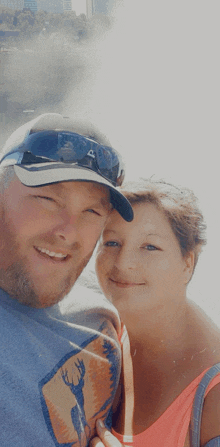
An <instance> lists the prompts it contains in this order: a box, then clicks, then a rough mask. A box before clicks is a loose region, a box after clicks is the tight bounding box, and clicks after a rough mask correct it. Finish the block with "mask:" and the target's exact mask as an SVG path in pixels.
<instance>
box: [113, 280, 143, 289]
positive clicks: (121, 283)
mask: <svg viewBox="0 0 220 447" xmlns="http://www.w3.org/2000/svg"><path fill="white" fill-rule="evenodd" d="M109 280H110V281H111V282H113V283H114V284H115V285H116V286H117V287H120V288H121V289H126V288H129V287H135V286H142V285H143V283H133V282H125V281H119V280H115V279H112V278H109Z"/></svg>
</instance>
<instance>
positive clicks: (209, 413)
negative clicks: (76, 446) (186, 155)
mask: <svg viewBox="0 0 220 447" xmlns="http://www.w3.org/2000/svg"><path fill="white" fill-rule="evenodd" d="M123 189H124V195H125V196H126V197H127V198H128V199H129V201H130V202H131V204H132V206H133V209H134V220H133V222H131V223H126V222H124V221H123V219H122V218H121V217H120V216H119V215H118V213H116V212H115V211H113V213H112V214H111V216H110V218H109V221H108V223H107V226H106V228H105V230H104V232H103V235H102V240H101V243H100V246H99V250H98V255H97V261H96V270H97V275H98V279H99V283H100V286H101V288H102V290H103V292H104V294H105V295H106V297H107V298H108V299H110V300H111V301H112V302H113V304H114V305H115V306H116V308H117V309H118V311H119V314H120V316H121V320H122V321H123V323H124V325H125V326H126V329H127V333H128V336H129V340H130V350H129V351H128V350H127V351H126V347H125V346H126V344H125V343H124V350H125V351H126V352H124V380H123V379H122V382H123V383H122V385H121V391H120V395H119V398H118V405H116V408H115V410H114V414H113V434H114V435H115V436H116V437H117V438H118V440H119V441H120V442H119V441H118V440H117V439H116V438H115V437H114V436H113V435H112V434H110V433H108V432H106V430H105V429H104V428H102V427H101V426H100V425H99V424H98V425H97V432H98V435H99V436H100V438H101V439H102V442H103V443H102V442H101V441H100V440H98V438H95V439H94V440H93V441H92V444H91V445H92V446H95V445H105V446H110V447H111V446H118V445H121V443H123V444H124V445H126V446H150V447H177V446H178V447H183V446H186V445H189V423H190V415H191V409H192V404H193V398H194V395H195V392H196V388H197V386H198V384H199V382H200V380H201V378H202V376H203V375H204V374H205V371H206V370H207V369H208V368H210V367H211V366H212V365H214V364H216V363H218V362H220V331H219V329H218V328H217V327H215V326H214V324H213V322H211V321H210V320H209V319H208V318H207V317H206V316H205V315H204V314H203V312H202V311H201V309H200V308H198V307H197V306H196V305H195V304H194V303H193V302H191V301H189V300H188V299H187V296H186V290H187V284H188V283H189V281H190V280H191V278H192V275H193V272H194V268H195V266H196V263H197V260H198V256H199V253H200V251H201V248H202V246H203V245H204V244H205V239H204V230H205V225H204V223H203V217H202V215H201V213H200V211H199V210H198V207H197V200H196V198H195V196H194V195H193V193H192V192H191V191H189V190H187V189H179V188H176V187H174V186H172V185H168V184H166V183H164V182H147V181H146V182H144V185H142V186H141V187H140V186H138V185H136V187H134V185H131V186H130V187H129V188H127V187H126V186H125V187H124V188H123ZM208 298H209V297H207V299H208ZM216 382H217V384H216ZM214 385H215V386H214ZM214 385H213V384H212V389H211V391H209V393H208V395H207V397H206V399H205V404H204V408H203V417H202V425H201V446H205V445H207V443H208V442H209V441H210V440H211V439H213V438H216V437H218V436H220V375H219V376H218V377H217V380H216V381H215V383H214ZM123 435H124V436H123ZM208 445H209V444H208ZM211 445H220V444H210V447H211Z"/></svg>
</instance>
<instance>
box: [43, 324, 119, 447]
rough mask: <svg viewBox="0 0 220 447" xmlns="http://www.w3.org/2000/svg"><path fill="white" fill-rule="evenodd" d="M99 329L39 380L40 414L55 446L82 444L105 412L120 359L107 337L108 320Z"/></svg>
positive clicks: (110, 400)
mask: <svg viewBox="0 0 220 447" xmlns="http://www.w3.org/2000/svg"><path fill="white" fill-rule="evenodd" d="M99 331H100V334H97V333H96V334H95V335H94V336H93V337H91V336H90V338H89V339H87V340H86V341H85V342H84V343H83V345H82V346H81V348H77V349H75V350H73V351H71V352H70V353H68V355H66V356H65V357H64V358H63V359H62V360H61V361H60V362H59V363H58V364H57V365H56V366H55V367H54V369H53V370H52V371H51V373H50V374H48V375H47V376H46V377H45V378H44V379H43V380H42V381H41V382H40V393H41V401H42V408H43V414H44V418H45V421H46V424H47V428H48V430H49V432H50V434H51V436H52V438H53V441H54V444H55V445H56V446H57V447H64V446H65V447H72V446H74V447H86V446H87V445H88V442H89V439H90V438H91V436H94V433H95V421H96V420H97V418H102V419H105V418H106V417H107V416H108V412H109V409H110V407H111V404H112V400H113V398H114V393H115V390H116V387H117V384H118V379H119V377H118V376H119V366H120V359H119V350H118V346H117V345H116V343H115V342H114V340H113V339H112V338H110V337H112V335H113V334H112V328H110V323H105V324H103V326H102V327H101V328H100V329H99ZM110 331H111V333H110ZM114 338H116V337H115V334H114Z"/></svg>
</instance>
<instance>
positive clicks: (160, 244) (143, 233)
mask: <svg viewBox="0 0 220 447" xmlns="http://www.w3.org/2000/svg"><path fill="white" fill-rule="evenodd" d="M133 208H134V220H133V221H132V222H129V223H127V222H125V221H124V220H123V219H122V218H121V217H120V215H119V214H118V213H117V212H116V211H114V212H113V213H112V214H111V215H110V217H109V220H108V222H107V225H106V227H105V230H104V232H103V235H102V239H101V243H100V246H99V249H98V254H97V260H96V271H97V275H98V280H99V283H100V285H101V288H102V290H103V292H104V294H105V295H106V297H107V298H109V299H110V300H111V301H112V302H113V303H114V305H115V306H116V307H117V308H118V310H119V312H122V313H124V312H132V313H133V312H134V313H136V312H141V311H142V310H144V308H147V309H150V308H155V306H156V307H157V306H164V304H165V303H167V302H168V303H169V305H170V304H171V302H172V300H175V302H176V300H177V298H178V297H179V298H183V297H185V294H186V285H187V282H188V281H189V279H190V277H191V274H192V268H193V255H192V253H191V254H190V255H189V256H188V257H187V258H183V256H182V253H181V250H180V247H179V243H178V241H177V239H176V236H175V235H174V233H173V231H172V228H171V226H170V223H169V221H168V219H167V217H166V216H165V214H164V213H163V212H162V211H160V210H158V208H157V207H156V206H155V205H152V204H148V203H142V204H136V205H134V207H133Z"/></svg>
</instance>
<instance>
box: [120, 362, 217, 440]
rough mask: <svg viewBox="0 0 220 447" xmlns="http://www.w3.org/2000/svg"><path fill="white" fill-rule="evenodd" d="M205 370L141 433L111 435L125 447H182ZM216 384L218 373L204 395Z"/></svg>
mask: <svg viewBox="0 0 220 447" xmlns="http://www.w3.org/2000/svg"><path fill="white" fill-rule="evenodd" d="M208 369H209V368H207V369H206V370H205V371H203V372H202V373H201V374H200V375H199V376H198V377H196V379H194V380H193V381H192V382H191V383H190V384H189V385H188V386H187V387H186V388H185V390H183V391H182V393H181V394H180V395H179V396H178V397H177V398H176V399H175V400H174V401H173V403H172V404H171V405H170V406H169V407H168V408H167V410H166V411H165V412H164V413H163V414H162V415H161V416H160V417H159V419H157V421H156V422H154V423H153V424H152V425H151V426H150V427H149V428H147V429H146V430H145V431H143V432H142V433H139V434H138V435H133V436H126V435H120V434H118V433H116V432H115V430H114V429H112V433H113V434H114V435H115V436H116V438H117V439H118V440H119V441H120V442H121V443H122V444H123V445H124V446H126V447H184V443H185V439H186V435H187V431H188V428H189V423H190V417H191V412H192V406H193V400H194V397H195V393H196V390H197V386H198V384H199V382H200V381H201V379H202V377H203V376H204V374H205V373H206V371H208ZM218 383H220V373H219V374H218V375H217V376H216V377H214V379H213V380H212V382H211V383H210V384H209V386H208V388H207V390H206V394H205V395H207V393H208V392H209V391H210V390H211V389H212V388H213V387H214V386H215V385H217V384H218Z"/></svg>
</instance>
